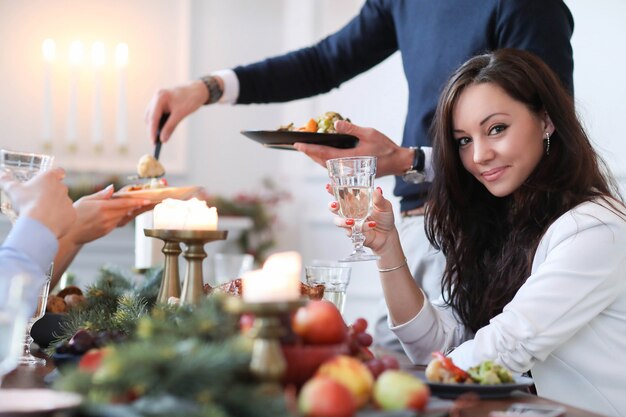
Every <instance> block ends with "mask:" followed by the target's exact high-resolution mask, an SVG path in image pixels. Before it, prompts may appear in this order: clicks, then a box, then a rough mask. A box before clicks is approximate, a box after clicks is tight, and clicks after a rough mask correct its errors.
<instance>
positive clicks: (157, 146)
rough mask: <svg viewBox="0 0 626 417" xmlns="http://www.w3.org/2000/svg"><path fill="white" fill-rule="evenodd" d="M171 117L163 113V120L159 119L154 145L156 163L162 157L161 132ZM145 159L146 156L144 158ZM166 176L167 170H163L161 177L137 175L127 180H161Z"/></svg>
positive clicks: (130, 176)
mask: <svg viewBox="0 0 626 417" xmlns="http://www.w3.org/2000/svg"><path fill="white" fill-rule="evenodd" d="M169 117H170V114H169V113H163V114H162V115H161V118H160V119H159V126H158V129H157V135H156V142H155V144H154V159H155V160H156V161H158V160H159V156H160V155H161V144H162V142H161V130H162V129H163V126H165V123H166V122H167V119H168V118H169ZM144 157H145V156H144ZM164 175H165V169H163V173H162V174H161V175H153V176H145V177H143V176H141V175H139V174H137V175H129V176H128V177H127V178H128V180H129V181H137V180H141V179H156V178H161V177H162V176H164Z"/></svg>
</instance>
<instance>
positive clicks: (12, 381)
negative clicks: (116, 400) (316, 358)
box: [2, 362, 600, 417]
mask: <svg viewBox="0 0 626 417" xmlns="http://www.w3.org/2000/svg"><path fill="white" fill-rule="evenodd" d="M402 366H403V367H405V368H407V369H415V370H423V369H424V367H415V366H411V365H409V364H408V363H406V362H403V363H402ZM53 370H54V366H53V365H51V364H50V362H48V364H47V365H46V366H37V367H27V366H20V367H18V368H17V369H16V370H14V371H13V372H11V373H10V374H8V375H7V376H6V377H5V380H4V381H3V383H2V388H43V387H46V383H45V381H44V377H45V376H46V375H47V374H48V373H50V372H52V371H53ZM516 402H521V403H533V404H558V403H556V402H554V401H550V400H547V399H544V398H540V397H537V396H535V395H531V394H528V393H522V392H515V393H514V394H513V396H511V397H508V398H501V399H489V400H486V399H477V398H467V399H464V400H463V401H461V400H457V401H456V402H455V405H454V408H453V410H452V411H451V413H450V416H451V417H488V416H489V413H490V412H491V411H502V410H506V409H507V408H508V407H509V406H510V405H511V404H513V403H516ZM560 405H562V406H563V407H565V409H566V410H567V411H566V414H565V416H566V417H600V416H599V415H598V414H593V413H590V412H588V411H584V410H580V409H578V408H574V407H568V406H566V405H564V404H560Z"/></svg>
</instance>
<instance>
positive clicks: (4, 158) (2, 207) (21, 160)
mask: <svg viewBox="0 0 626 417" xmlns="http://www.w3.org/2000/svg"><path fill="white" fill-rule="evenodd" d="M53 161H54V157H53V156H51V155H43V154H36V153H31V152H17V151H9V150H6V149H2V150H0V170H1V171H4V172H7V173H9V174H11V175H12V176H13V178H15V179H16V180H17V181H20V182H26V181H28V180H29V179H31V178H32V177H34V176H35V175H36V174H37V173H38V172H39V171H45V170H47V169H49V168H50V167H52V163H53ZM0 211H2V213H4V214H5V215H6V216H7V217H8V218H9V220H10V221H11V223H15V220H16V219H17V213H16V212H15V210H13V206H12V204H11V200H10V199H9V198H8V196H7V195H6V194H5V193H4V191H2V192H1V193H0Z"/></svg>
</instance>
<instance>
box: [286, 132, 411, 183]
mask: <svg viewBox="0 0 626 417" xmlns="http://www.w3.org/2000/svg"><path fill="white" fill-rule="evenodd" d="M335 129H336V130H337V133H346V134H349V135H354V136H356V137H357V138H359V143H358V144H357V146H356V147H355V148H353V149H338V148H333V147H330V146H323V145H312V144H307V143H296V144H294V147H295V148H296V149H297V150H299V151H300V152H303V153H305V154H306V155H307V156H308V157H310V158H311V159H313V160H314V161H315V162H317V163H318V164H320V165H321V166H323V167H324V168H326V161H327V160H328V159H333V158H346V157H350V156H375V157H377V161H376V176H377V177H383V176H385V175H402V174H403V173H404V171H406V170H407V169H409V168H410V167H411V164H412V161H413V151H411V150H410V149H407V148H402V147H400V146H398V145H396V144H395V143H394V142H393V141H392V140H391V139H389V138H388V137H387V136H385V135H383V134H382V133H380V132H379V131H378V130H376V129H372V128H368V127H360V126H357V125H354V124H352V123H350V122H347V121H345V120H339V121H337V122H335Z"/></svg>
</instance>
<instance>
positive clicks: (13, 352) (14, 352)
mask: <svg viewBox="0 0 626 417" xmlns="http://www.w3.org/2000/svg"><path fill="white" fill-rule="evenodd" d="M0 279H2V280H3V281H4V280H5V279H6V280H7V281H8V282H9V291H8V293H7V294H6V297H7V298H6V302H5V303H4V304H0V386H1V385H2V378H3V377H4V375H6V374H8V373H9V372H11V371H12V370H13V369H14V368H15V367H16V366H17V364H18V358H19V356H20V353H21V343H20V341H21V340H23V336H24V330H23V329H24V326H26V308H27V305H26V301H25V296H24V294H25V285H26V283H27V281H29V280H30V277H27V276H22V275H18V276H16V277H13V278H10V277H0Z"/></svg>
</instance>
